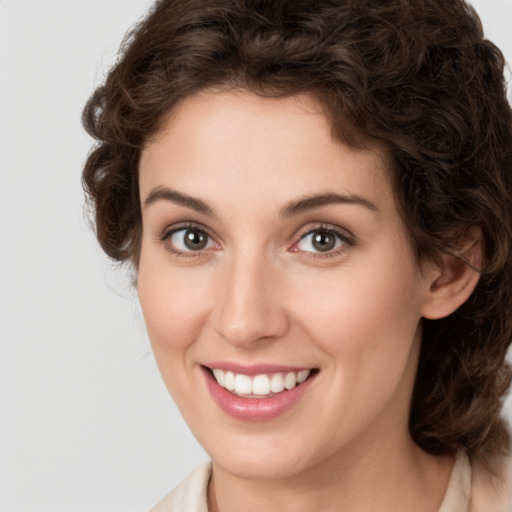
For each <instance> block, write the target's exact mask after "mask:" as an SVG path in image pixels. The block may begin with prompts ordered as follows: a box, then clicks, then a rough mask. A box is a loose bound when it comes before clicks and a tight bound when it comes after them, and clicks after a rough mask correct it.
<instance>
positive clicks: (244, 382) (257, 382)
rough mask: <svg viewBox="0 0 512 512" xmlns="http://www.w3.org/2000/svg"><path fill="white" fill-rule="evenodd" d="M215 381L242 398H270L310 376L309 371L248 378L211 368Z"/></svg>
mask: <svg viewBox="0 0 512 512" xmlns="http://www.w3.org/2000/svg"><path fill="white" fill-rule="evenodd" d="M212 373H213V376H214V377H215V380H216V381H217V383H218V384H219V386H222V387H223V388H224V389H227V390H228V391H231V392H232V393H233V394H235V395H238V396H240V397H244V398H263V397H269V398H270V397H272V396H275V395H276V394H278V393H281V392H283V391H284V390H290V389H293V388H294V387H295V386H297V385H298V384H302V383H303V382H304V381H305V380H306V379H307V378H308V377H309V375H310V374H311V370H301V371H299V372H288V373H281V372H276V373H273V374H261V375H255V376H253V377H250V376H249V375H244V374H243V373H234V372H232V371H224V370H221V369H220V368H212Z"/></svg>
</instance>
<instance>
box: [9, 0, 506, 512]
mask: <svg viewBox="0 0 512 512" xmlns="http://www.w3.org/2000/svg"><path fill="white" fill-rule="evenodd" d="M473 3H474V5H475V6H476V7H477V9H478V11H479V12H480V14H481V16H482V19H483V22H484V27H485V29H486V33H487V35H488V37H489V38H491V39H492V40H494V41H495V42H496V43H497V44H498V45H499V46H500V47H501V48H502V50H503V51H504V53H505V54H506V56H507V58H508V60H509V61H510V62H512V35H511V24H512V0H478V1H477V0H474V2H473ZM150 4H151V2H150V1H149V0H87V1H85V0H72V1H70V0H46V1H42V0H39V1H38V0H35V1H34V0H31V1H29V0H0V510H1V511H2V512H46V511H48V512H50V511H51V512H102V511H105V512H107V511H108V512H121V511H123V512H132V511H133V512H136V511H138V512H142V511H144V510H147V509H148V508H149V507H150V506H151V505H153V504H154V503H156V502H157V501H158V500H159V499H160V498H161V497H162V496H163V495H164V494H166V493H167V492H168V491H169V490H170V489H171V488H173V487H174V486H175V485H176V484H177V483H178V482H179V481H180V480H181V479H182V478H183V477H184V476H185V475H186V474H187V473H189V472H190V471H191V470H192V469H193V468H194V467H195V466H197V465H198V464H200V463H201V462H203V461H205V460H207V455H206V454H205V453H204V452H203V450H202V449H201V447H200V446H199V445H198V444H197V442H196V441H195V440H194V438H193V437H192V435H191V434H190V433H189V432H188V429H187V427H186V425H185V424H184V422H183V420H182V419H181V417H180V415H179V413H178V412H177V410H176V408H175V406H174V404H173V402H172V400H171V399H170V397H169V396H168V394H167V391H166V390H165V388H164V385H163V384H162V382H161V380H160V376H159V374H158V371H157V369H156V365H155V363H154V360H153V357H152V355H151V351H150V347H149V342H148V340H147V337H146V333H145V328H144V323H143V319H142V316H141V313H140V310H139V306H138V303H137V297H136V293H135V292H134V290H133V289H132V287H131V284H130V279H129V276H128V275H127V272H126V271H125V270H123V269H119V268H116V267H115V266H113V265H112V264H111V263H109V262H108V261H107V259H106V257H104V255H103V254H102V253H101V251H100V249H99V248H98V246H97V244H96V241H95V239H94V236H93V234H92V232H91V230H90V227H89V226H88V224H87V221H86V220H85V218H84V215H83V194H82V190H81V184H80V172H81V167H82V165H83V162H84V159H85V157H86V154H87V152H88V150H89V148H90V146H91V140H90V139H89V138H88V136H86V135H85V133H84V132H83V130H82V128H81V126H80V113H81V109H82V107H83V104H84V103H85V101H86V99H87V97H88V95H89V94H90V93H91V91H92V90H93V88H94V86H95V85H98V84H99V83H100V82H101V80H102V77H103V76H104V73H105V70H106V69H108V67H109V66H110V65H111V64H112V63H113V62H114V60H115V55H116V51H117V49H118V46H119V43H120V41H121V39H122V37H123V34H124V33H125V31H126V30H127V29H128V28H129V27H130V26H131V25H132V24H133V23H134V22H135V21H136V20H138V19H139V18H140V17H141V16H142V15H143V14H144V13H145V12H146V10H147V9H148V7H149V5H150ZM510 408H511V407H510V405H508V406H507V412H506V414H510V412H509V411H510Z"/></svg>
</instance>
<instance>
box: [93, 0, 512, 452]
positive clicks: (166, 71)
mask: <svg viewBox="0 0 512 512" xmlns="http://www.w3.org/2000/svg"><path fill="white" fill-rule="evenodd" d="M503 69H504V58H503V55H502V54H501V52H500V51H499V49H498V48H496V46H495V45H494V44H493V43H491V42H490V41H488V40H486V39H484V36H483V30H482V26H481V23H480V20H479V18H478V16H477V14H476V13H475V11H474V10H473V9H472V8H471V7H470V6H469V5H467V4H466V3H465V2H464V1H462V0H272V1H265V0H187V1H186V2H184V1H181V0H160V1H158V2H157V3H156V4H155V5H154V7H153V9H152V11H151V12H150V13H149V15H148V16H147V17H146V18H145V19H144V20H143V21H142V22H140V23H139V24H138V25H137V26H136V27H135V28H134V29H133V30H132V31H131V32H130V33H129V34H128V36H127V38H126V39H125V41H124V43H123V46H122V49H121V53H120V58H119V60H118V62H117V64H116V65H115V66H114V67H113V68H112V69H111V71H110V72H109V74H108V76H107V78H106V80H105V83H104V84H103V85H102V86H101V87H99V88H98V89H97V90H96V91H95V92H94V93H93V95H92V96H91V98H90V99H89V101H88V103H87V105H86V107H85V109H84V113H83V122H84V125H85V127H86V129H87V131H88V132H89V133H90V134H91V135H92V136H93V137H95V138H96V139H97V140H98V141H99V142H98V144H97V145H96V146H95V147H94V148H93V150H92V151H91V153H90V154H89V157H88V159H87V162H86V164H85V168H84V171H83V184H84V188H85V191H86V193H87V195H88V198H89V201H90V204H91V206H92V207H93V210H94V212H95V221H96V233H97V237H98V240H99V242H100V244H101V246H102V247H103V249H104V250H105V252H106V253H107V254H108V255H109V256H110V257H111V258H113V259H114V260H118V261H129V262H131V263H133V264H134V265H135V267H137V263H138V258H139V250H140V239H141V229H142V227H141V209H140V202H139V192H138V161H139V156H140V153H141V150H142V148H144V146H145V144H146V143H147V142H148V140H149V139H150V138H151V137H152V136H154V135H155V134H157V133H158V132H159V130H160V128H161V126H162V124H163V122H164V121H165V120H166V118H167V116H168V113H169V112H170V111H172V109H173V108H174V107H175V106H176V105H177V103H178V102H180V101H181V100H183V99H184V98H186V97H188V96H190V95H192V94H194V93H196V92H198V91H200V90H204V89H205V88H214V87H215V88H217V87H221V88H228V89H230V88H232V89H245V90H248V91H251V92H253V93H255V94H259V95H264V96H270V97H277V96H284V95H294V94H298V93H309V94H312V95H313V96H315V97H316V98H317V99H318V100H319V102H320V103H321V104H322V105H323V107H324V109H325V112H326V115H327V116H328V117H329V119H330V121H331V124H332V130H333V136H335V137H337V138H338V139H340V140H342V141H344V142H345V143H348V144H350V145H352V146H354V147H369V146H371V145H373V146H375V145H377V146H378V147H380V148H382V149H384V150H385V151H386V153H387V154H388V155H389V156H390V159H391V162H392V166H391V167H392V169H391V171H392V177H393V180H394V188H395V192H396V197H397V203H398V207H399V209H400V211H401V214H402V217H403V220H404V222H405V225H406V226H407V229H408V232H409V233H410V237H411V240H412V242H413V244H414V247H415V249H416V252H417V255H418V258H419V259H422V258H430V259H436V258H438V257H439V255H440V254H441V253H446V252H448V253H452V254H454V253H456V250H457V246H458V242H459V241H460V240H461V239H462V237H463V235H464V233H466V232H467V230H468V229H469V228H471V227H473V226H475V225H477V226H479V227H480V228H481V230H482V233H483V239H484V246H485V259H484V265H483V268H482V269H480V270H481V278H480V281H479V284H478V286H477V288H476V290H475V291H474V293H473V294H472V296H471V298H470V299H469V300H468V301H467V302H466V303H465V304H464V305H463V306H462V307H461V308H459V309H458V310H457V311H456V312H455V313H453V314H451V315H450V316H449V317H447V318H444V319H441V320H431V321H429V320H425V321H424V325H423V341H422V351H421V355H420V362H419V369H418V374H417V379H416V384H415V388H414V392H413V400H412V407H411V415H410V432H411V435H412V436H413V438H414V440H415V441H416V442H417V444H418V445H419V446H421V447H422V448H423V449H424V450H426V451H427V452H430V453H434V454H454V453H455V452H456V451H457V450H459V449H460V448H463V449H465V450H466V451H467V453H468V454H469V455H470V457H472V458H478V459H481V460H483V461H487V460H489V459H490V457H491V456H493V455H496V454H499V453H506V452H507V451H508V450H509V436H508V433H507V431H506V428H505V426H504V424H503V422H502V420H501V419H500V416H499V414H500V409H501V404H502V398H503V396H504V394H505V392H506V390H507V388H508V386H509V383H510V379H511V372H510V370H509V368H508V366H507V364H506V363H505V355H506V351H507V348H508V346H509V344H510V342H511V338H512V252H511V243H512V227H511V226H512V206H511V197H512V113H511V108H510V106H509V104H508V102H507V97H506V91H505V83H504V78H503Z"/></svg>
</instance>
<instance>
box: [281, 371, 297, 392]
mask: <svg viewBox="0 0 512 512" xmlns="http://www.w3.org/2000/svg"><path fill="white" fill-rule="evenodd" d="M296 384H297V377H296V376H295V373H292V372H290V373H287V374H286V377H285V378H284V387H285V388H286V389H292V388H294V387H295V385H296Z"/></svg>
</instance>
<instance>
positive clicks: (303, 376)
mask: <svg viewBox="0 0 512 512" xmlns="http://www.w3.org/2000/svg"><path fill="white" fill-rule="evenodd" d="M310 373H311V372H310V371H309V370H302V371H301V372H299V373H298V374H297V383H298V384H302V383H303V382H304V381H305V380H306V379H307V378H308V377H309V374H310Z"/></svg>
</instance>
